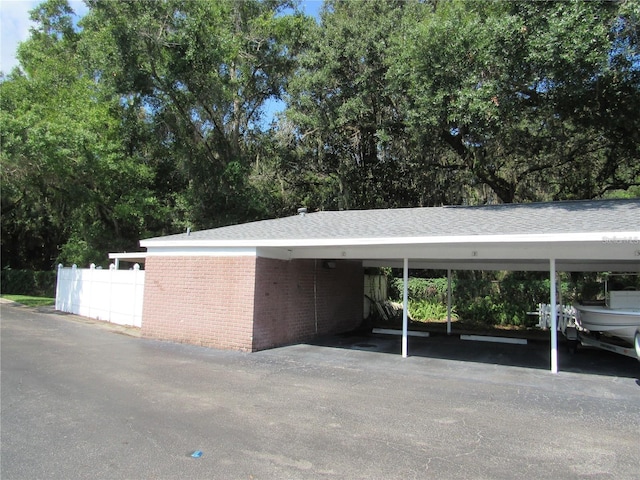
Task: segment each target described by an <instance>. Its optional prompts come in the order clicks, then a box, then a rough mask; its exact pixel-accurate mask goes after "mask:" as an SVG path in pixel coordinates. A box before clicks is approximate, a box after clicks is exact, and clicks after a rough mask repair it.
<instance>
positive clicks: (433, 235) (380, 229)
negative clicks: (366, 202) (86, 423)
mask: <svg viewBox="0 0 640 480" xmlns="http://www.w3.org/2000/svg"><path fill="white" fill-rule="evenodd" d="M639 219H640V199H625V200H589V201H566V202H547V203H529V204H506V205H488V206H475V207H465V206H452V207H424V208H403V209H380V210H348V211H337V212H333V211H332V212H315V213H307V214H301V215H295V216H292V217H287V218H281V219H275V220H264V221H259V222H251V223H246V224H242V225H233V226H228V227H221V228H216V229H211V230H202V231H197V232H190V233H184V234H179V235H172V236H167V237H157V238H152V239H147V240H143V241H142V242H141V246H143V247H146V248H147V251H148V254H149V255H221V254H227V255H234V254H236V255H238V254H239V255H259V256H265V257H270V258H280V259H286V260H288V259H295V258H311V259H352V260H353V259H357V260H363V261H364V264H365V266H402V263H403V259H405V258H408V259H409V265H410V267H411V268H433V269H444V268H452V269H477V270H548V269H549V260H550V259H554V260H555V261H556V265H557V268H558V270H565V271H631V272H638V271H640V220H639Z"/></svg>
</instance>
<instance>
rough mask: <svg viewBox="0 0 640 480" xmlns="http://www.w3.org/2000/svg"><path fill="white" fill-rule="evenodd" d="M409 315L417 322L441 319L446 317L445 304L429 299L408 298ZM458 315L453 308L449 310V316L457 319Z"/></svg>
mask: <svg viewBox="0 0 640 480" xmlns="http://www.w3.org/2000/svg"><path fill="white" fill-rule="evenodd" d="M409 316H410V317H411V319H413V320H416V321H419V322H428V321H442V320H446V319H447V304H446V303H445V304H442V303H434V302H433V301H431V300H426V299H423V300H410V301H409ZM457 317H458V315H457V314H456V313H455V311H454V309H452V312H451V318H452V319H454V320H455V319H457Z"/></svg>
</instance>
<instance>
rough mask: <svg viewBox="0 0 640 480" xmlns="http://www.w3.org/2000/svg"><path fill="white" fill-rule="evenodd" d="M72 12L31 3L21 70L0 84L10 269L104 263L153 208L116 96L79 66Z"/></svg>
mask: <svg viewBox="0 0 640 480" xmlns="http://www.w3.org/2000/svg"><path fill="white" fill-rule="evenodd" d="M72 15H73V11H72V10H71V9H70V8H69V6H68V4H67V3H66V1H64V0H50V1H48V2H45V3H44V4H42V5H41V6H39V7H38V8H37V9H35V10H34V11H33V12H32V19H33V20H34V21H35V22H36V27H35V28H34V29H33V30H32V32H31V37H30V39H29V40H27V41H26V42H24V43H23V44H21V45H20V47H19V51H18V59H19V61H20V66H21V68H22V71H21V70H19V69H16V70H14V71H13V72H12V73H11V74H10V75H9V76H8V77H7V78H5V79H3V80H2V83H0V89H1V95H0V98H1V104H0V105H1V108H0V111H1V115H2V121H1V122H0V123H1V127H0V128H1V130H0V132H1V138H2V145H3V148H2V153H1V157H0V158H1V161H2V185H3V188H2V261H3V264H4V265H11V266H12V267H15V268H24V267H26V268H34V269H49V268H52V267H53V266H54V265H55V264H56V263H57V262H59V261H64V262H66V263H78V264H88V263H90V262H96V263H101V262H104V261H106V252H107V251H109V250H112V249H129V250H132V249H134V248H136V247H137V242H138V240H139V237H140V235H142V234H144V232H145V222H146V219H147V218H149V217H151V216H153V215H154V214H157V213H158V212H157V210H156V209H155V205H154V199H153V196H152V195H151V193H150V192H149V190H148V185H149V183H150V180H151V173H152V172H150V170H149V169H148V167H147V166H145V165H144V164H140V163H138V162H137V159H136V158H133V157H130V156H127V155H126V152H125V151H124V148H123V144H122V142H121V134H122V131H121V122H120V106H119V102H118V99H113V98H112V99H108V98H104V97H103V96H102V94H101V92H100V89H99V88H98V85H97V84H96V82H95V79H94V78H93V77H91V76H89V75H87V74H86V73H85V71H84V69H83V65H82V62H81V58H80V56H79V53H78V45H79V40H80V38H81V35H80V33H78V32H76V31H75V29H74V28H73V22H72Z"/></svg>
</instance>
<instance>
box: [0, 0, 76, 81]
mask: <svg viewBox="0 0 640 480" xmlns="http://www.w3.org/2000/svg"><path fill="white" fill-rule="evenodd" d="M40 3H42V2H41V1H39V0H0V51H1V56H0V71H2V72H3V73H5V74H7V73H9V72H10V71H11V70H12V69H13V67H16V66H17V65H18V61H17V60H16V49H17V48H18V44H19V43H20V42H23V41H25V40H26V39H27V38H29V28H30V27H32V26H33V24H32V23H31V22H30V20H29V11H30V10H33V9H34V8H36V7H37V6H38V5H39V4H40ZM69 5H70V6H71V8H72V9H73V11H74V12H76V14H78V15H84V14H86V13H87V7H86V5H85V4H84V3H83V2H81V1H78V0H71V1H69Z"/></svg>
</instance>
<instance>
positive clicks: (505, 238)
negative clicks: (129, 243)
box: [140, 231, 640, 250]
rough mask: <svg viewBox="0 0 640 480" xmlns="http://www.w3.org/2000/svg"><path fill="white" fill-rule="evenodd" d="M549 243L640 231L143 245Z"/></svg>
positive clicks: (621, 238)
mask: <svg viewBox="0 0 640 480" xmlns="http://www.w3.org/2000/svg"><path fill="white" fill-rule="evenodd" d="M525 242H532V243H545V242H580V243H583V242H603V243H635V244H636V245H637V246H639V247H640V231H631V232H590V233H584V232H583V233H548V234H540V233H531V234H514V235H511V234H508V235H459V236H455V235H448V236H428V237H380V238H312V239H264V240H207V239H199V240H197V239H184V240H182V239H181V240H160V239H158V240H153V239H149V240H142V241H141V242H140V246H142V247H146V248H147V249H154V250H156V249H158V248H178V247H181V248H188V249H192V248H199V247H206V248H224V247H227V248H242V247H248V248H251V247H253V248H256V247H325V246H326V247H331V246H370V245H425V244H481V243H502V244H503V243H525Z"/></svg>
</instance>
